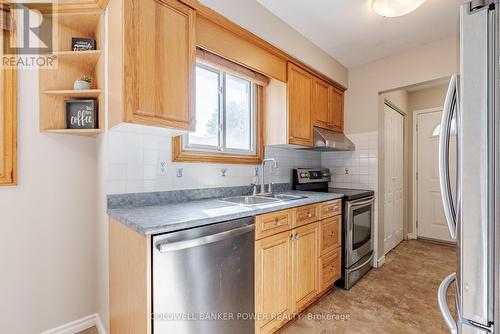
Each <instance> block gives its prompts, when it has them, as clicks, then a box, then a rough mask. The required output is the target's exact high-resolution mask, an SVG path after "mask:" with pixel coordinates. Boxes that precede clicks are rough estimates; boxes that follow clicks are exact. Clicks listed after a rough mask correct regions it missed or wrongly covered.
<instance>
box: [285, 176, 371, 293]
mask: <svg viewBox="0 0 500 334" xmlns="http://www.w3.org/2000/svg"><path fill="white" fill-rule="evenodd" d="M330 179H331V177H330V170H329V169H327V168H323V169H316V168H297V169H294V170H293V182H292V187H293V189H294V190H304V191H318V192H331V193H339V194H343V195H344V197H343V211H342V221H343V223H342V250H343V257H342V264H343V265H342V267H343V271H342V278H341V279H340V280H339V281H338V282H337V285H339V286H342V287H344V288H345V289H350V288H351V287H352V286H353V285H354V284H355V283H356V282H357V281H358V280H359V279H360V278H361V277H362V276H363V275H364V274H366V273H367V272H368V271H369V270H370V269H371V267H372V265H371V263H372V259H373V238H374V236H373V220H374V208H375V197H374V192H373V191H372V190H360V189H344V188H330V187H328V182H329V181H330Z"/></svg>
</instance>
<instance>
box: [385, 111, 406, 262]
mask: <svg viewBox="0 0 500 334" xmlns="http://www.w3.org/2000/svg"><path fill="white" fill-rule="evenodd" d="M403 127H404V117H403V115H401V114H400V113H399V112H398V111H396V110H394V109H392V108H391V107H390V106H388V105H385V106H384V176H385V177H384V179H385V194H384V253H385V254H387V253H388V252H389V251H391V249H393V248H394V247H396V246H397V245H398V244H399V243H400V242H401V241H403V175H404V174H403V134H404V130H403Z"/></svg>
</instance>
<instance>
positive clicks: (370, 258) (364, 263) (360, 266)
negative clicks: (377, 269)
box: [349, 252, 373, 272]
mask: <svg viewBox="0 0 500 334" xmlns="http://www.w3.org/2000/svg"><path fill="white" fill-rule="evenodd" d="M372 259H373V252H372V255H370V257H369V258H368V260H366V261H365V262H363V263H361V264H360V265H359V266H356V267H354V268H350V269H349V271H350V272H352V271H356V270H358V269H361V268H363V267H364V266H365V265H366V264H368V262H370V261H371V260H372Z"/></svg>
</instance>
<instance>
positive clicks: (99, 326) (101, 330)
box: [95, 313, 107, 334]
mask: <svg viewBox="0 0 500 334" xmlns="http://www.w3.org/2000/svg"><path fill="white" fill-rule="evenodd" d="M95 320H96V323H95V326H96V327H97V332H98V333H99V334H107V332H106V328H105V327H104V324H103V323H102V320H101V317H100V316H99V313H96V314H95Z"/></svg>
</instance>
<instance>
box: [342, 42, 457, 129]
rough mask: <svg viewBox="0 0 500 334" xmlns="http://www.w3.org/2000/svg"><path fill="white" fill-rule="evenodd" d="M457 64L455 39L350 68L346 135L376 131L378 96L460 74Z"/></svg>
mask: <svg viewBox="0 0 500 334" xmlns="http://www.w3.org/2000/svg"><path fill="white" fill-rule="evenodd" d="M458 62H459V58H458V39H457V38H456V37H452V38H447V39H444V40H440V41H436V42H433V43H429V44H425V45H422V46H419V47H417V48H413V49H410V50H406V51H403V52H400V53H397V54H394V55H392V56H390V57H387V58H383V59H380V60H377V61H375V62H372V63H369V64H366V65H362V66H359V67H355V68H350V69H349V89H348V90H347V91H346V95H345V130H346V132H347V133H355V132H371V131H377V130H378V101H379V93H382V92H385V91H389V90H393V89H398V88H401V87H405V86H410V85H414V84H418V83H422V82H426V81H430V80H434V79H440V78H444V77H447V76H450V75H451V74H453V73H458V71H459V63H458Z"/></svg>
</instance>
